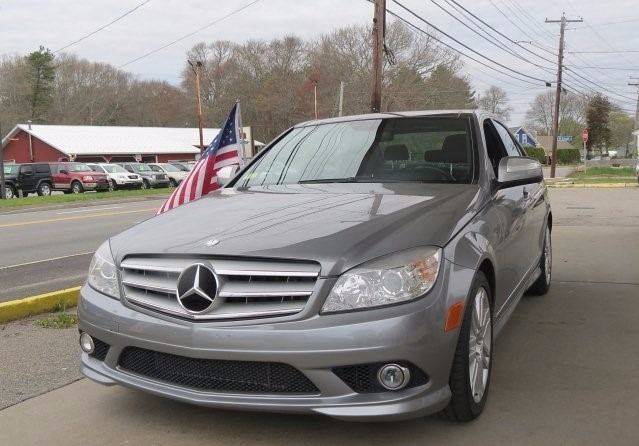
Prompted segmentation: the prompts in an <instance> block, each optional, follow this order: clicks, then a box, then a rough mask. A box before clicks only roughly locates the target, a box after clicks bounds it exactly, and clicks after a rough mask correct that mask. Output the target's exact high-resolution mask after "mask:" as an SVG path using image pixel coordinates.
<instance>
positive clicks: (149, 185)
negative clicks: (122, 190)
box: [141, 180, 151, 189]
mask: <svg viewBox="0 0 639 446" xmlns="http://www.w3.org/2000/svg"><path fill="white" fill-rule="evenodd" d="M141 188H142V189H151V184H149V182H148V181H147V180H142V187H141Z"/></svg>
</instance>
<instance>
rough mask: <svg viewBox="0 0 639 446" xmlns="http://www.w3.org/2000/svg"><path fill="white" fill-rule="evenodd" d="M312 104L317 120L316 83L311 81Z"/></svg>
mask: <svg viewBox="0 0 639 446" xmlns="http://www.w3.org/2000/svg"><path fill="white" fill-rule="evenodd" d="M313 103H314V107H315V119H317V117H318V115H317V81H313Z"/></svg>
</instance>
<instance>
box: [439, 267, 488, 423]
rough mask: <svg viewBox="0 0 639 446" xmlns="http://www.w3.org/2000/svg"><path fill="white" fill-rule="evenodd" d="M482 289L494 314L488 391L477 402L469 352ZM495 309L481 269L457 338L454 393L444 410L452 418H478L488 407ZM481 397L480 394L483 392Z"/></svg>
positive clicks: (450, 380)
mask: <svg viewBox="0 0 639 446" xmlns="http://www.w3.org/2000/svg"><path fill="white" fill-rule="evenodd" d="M481 289H483V290H484V291H485V292H486V297H487V301H488V305H489V308H488V312H489V313H488V314H489V315H490V320H489V321H488V324H489V327H490V339H489V342H487V343H488V345H489V351H488V353H489V355H488V359H489V361H488V371H487V378H486V384H485V386H484V391H483V393H482V394H481V399H479V401H476V398H475V396H474V395H473V389H472V386H471V383H470V380H471V376H470V375H471V374H470V359H469V353H470V343H471V326H472V320H471V319H472V315H473V308H474V306H475V300H476V299H478V298H480V297H479V296H478V293H480V290H481ZM492 311H493V308H492V293H491V291H490V285H489V283H488V280H487V279H486V276H485V275H484V274H483V273H482V272H481V271H479V272H477V275H476V276H475V280H474V281H473V285H472V287H471V289H470V294H469V297H468V300H467V303H466V309H465V310H464V320H463V322H462V325H461V328H460V330H459V338H458V340H457V348H456V349H455V357H454V358H453V365H452V367H451V370H450V378H449V385H450V390H451V392H452V396H451V399H450V403H449V404H448V407H446V409H444V412H443V413H444V415H445V416H446V417H447V418H449V419H450V420H453V421H471V420H474V419H475V418H477V417H478V416H479V415H480V414H481V412H482V411H483V410H484V406H485V405H486V400H487V398H488V393H489V392H488V391H489V389H490V376H491V371H492V368H493V367H492V364H493V357H492V352H493V336H492V330H493V318H492ZM475 338H476V339H477V335H475ZM482 339H483V338H482ZM482 351H483V350H482ZM477 396H478V397H479V396H480V395H477Z"/></svg>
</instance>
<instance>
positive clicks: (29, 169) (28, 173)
mask: <svg viewBox="0 0 639 446" xmlns="http://www.w3.org/2000/svg"><path fill="white" fill-rule="evenodd" d="M18 181H19V182H20V189H22V192H23V193H24V195H26V194H28V193H29V192H33V191H35V188H36V184H35V183H36V179H35V175H34V171H33V165H31V164H27V165H23V166H20V170H19V171H18Z"/></svg>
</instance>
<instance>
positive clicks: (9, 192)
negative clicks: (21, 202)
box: [4, 187, 13, 199]
mask: <svg viewBox="0 0 639 446" xmlns="http://www.w3.org/2000/svg"><path fill="white" fill-rule="evenodd" d="M4 194H5V197H7V199H9V198H13V189H11V188H10V187H7V188H5V189H4Z"/></svg>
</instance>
